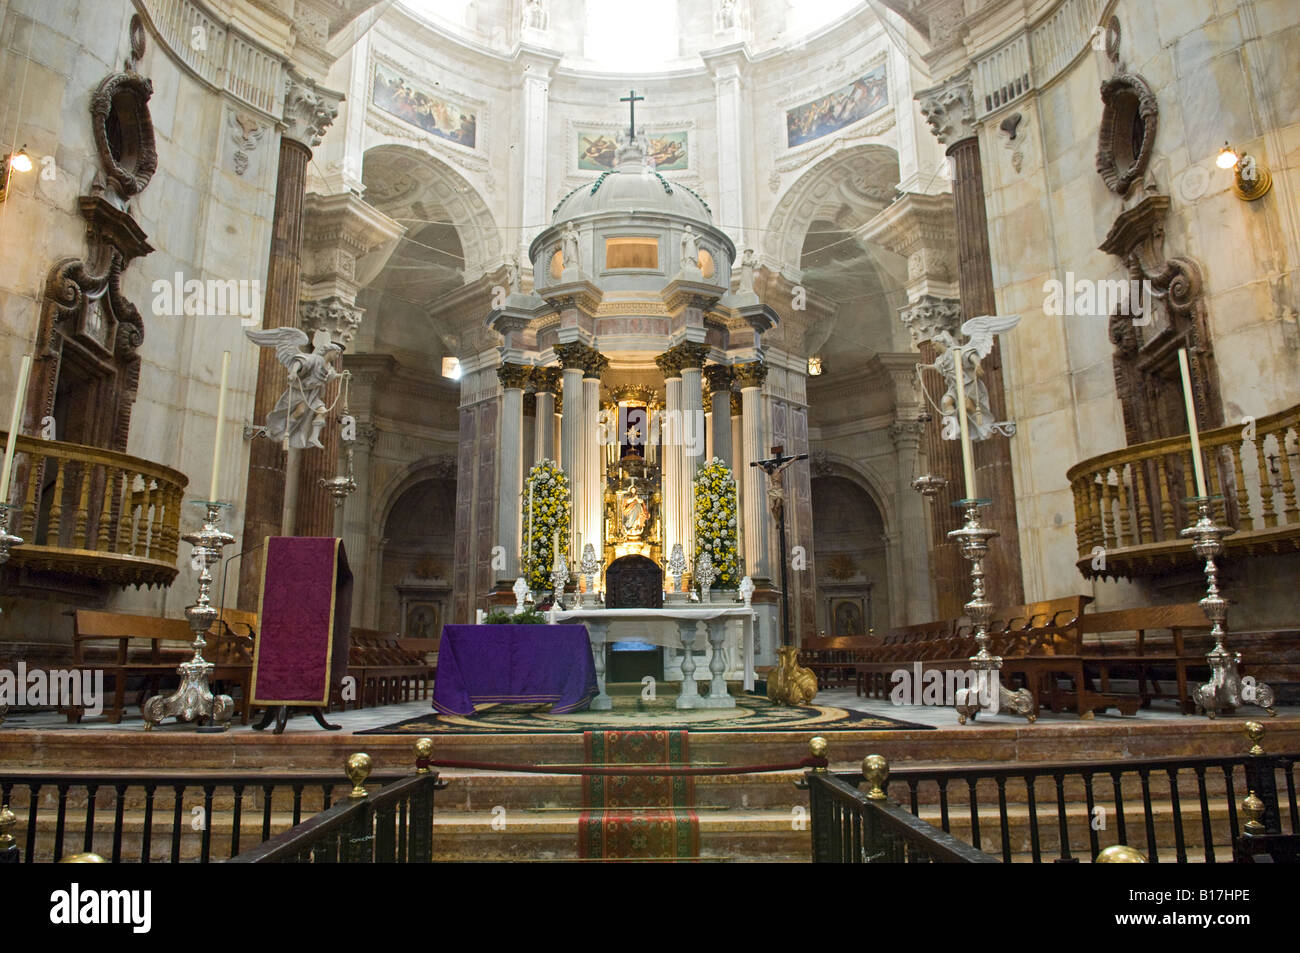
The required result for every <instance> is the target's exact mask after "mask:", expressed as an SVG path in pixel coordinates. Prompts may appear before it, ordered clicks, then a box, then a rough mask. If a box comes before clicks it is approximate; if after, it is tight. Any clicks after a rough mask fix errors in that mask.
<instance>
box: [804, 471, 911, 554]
mask: <svg viewBox="0 0 1300 953" xmlns="http://www.w3.org/2000/svg"><path fill="white" fill-rule="evenodd" d="M812 463H813V467H812V473H811V479H812V480H817V479H819V478H821V477H841V478H843V479H846V480H848V481H849V482H850V483H853V484H855V485H856V486H857V487H858V489H860V490H862V491H863V492H864V493H866V495H867V497H868V498H869V499H870V500H871V502H872V503H873V504H875V507H876V510H877V511H878V512H879V513H880V519H881V523H882V524H883V532H884V533H885V535H886V536H888V535H890V534H892V533H895V532H897V530H898V525H899V524H898V514H897V513H896V512H895V509H894V496H893V494H892V493H891V492H890V491H889V490H888V489H886V487H888V486H889V484H890V481H889V480H887V479H886V478H885V476H884V474H882V473H880V471H879V470H877V469H876V468H875V467H874V466H872V465H871V464H870V463H867V462H864V461H859V460H850V459H849V458H848V457H843V456H840V455H839V454H837V453H830V452H827V451H814V453H813V460H812Z"/></svg>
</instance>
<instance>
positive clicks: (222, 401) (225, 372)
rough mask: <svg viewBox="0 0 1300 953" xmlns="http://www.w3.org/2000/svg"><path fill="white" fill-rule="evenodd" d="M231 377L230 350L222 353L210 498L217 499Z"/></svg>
mask: <svg viewBox="0 0 1300 953" xmlns="http://www.w3.org/2000/svg"><path fill="white" fill-rule="evenodd" d="M229 378H230V352H229V351H226V352H224V353H223V354H222V355H221V390H220V392H218V394H217V427H216V434H215V436H213V438H212V483H211V485H210V486H209V488H208V499H209V500H211V501H213V502H215V501H216V499H217V474H219V473H220V472H221V422H222V421H223V420H225V419H226V381H227V380H229Z"/></svg>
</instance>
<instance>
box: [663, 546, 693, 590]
mask: <svg viewBox="0 0 1300 953" xmlns="http://www.w3.org/2000/svg"><path fill="white" fill-rule="evenodd" d="M668 575H670V576H672V579H673V589H672V592H670V593H668V595H667V596H666V597H665V600H664V601H665V602H668V603H669V604H672V605H676V604H679V603H684V602H687V601H689V600H688V599H687V597H686V594H685V593H683V592H682V576H684V575H686V553H685V552H683V551H682V544H681V543H673V548H672V550H671V551H670V552H669V554H668Z"/></svg>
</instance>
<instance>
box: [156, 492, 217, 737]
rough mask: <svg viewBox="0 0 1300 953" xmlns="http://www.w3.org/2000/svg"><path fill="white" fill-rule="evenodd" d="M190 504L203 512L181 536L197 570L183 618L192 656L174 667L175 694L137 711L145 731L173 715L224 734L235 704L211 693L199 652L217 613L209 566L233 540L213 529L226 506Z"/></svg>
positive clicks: (206, 668) (210, 668)
mask: <svg viewBox="0 0 1300 953" xmlns="http://www.w3.org/2000/svg"><path fill="white" fill-rule="evenodd" d="M194 502H196V503H198V505H199V506H202V507H204V509H205V514H206V515H205V516H204V519H203V526H202V528H200V529H199V530H198V532H194V533H186V534H185V535H184V536H183V537H181V538H182V539H184V540H185V541H186V542H187V543H189V544H190V546H192V547H193V548H192V549H191V551H190V557H191V561H192V562H193V563H194V564H196V565H198V567H199V594H198V598H197V600H196V601H195V603H194V605H192V606H188V607H186V609H185V618H186V619H188V620H189V623H190V629H191V631H193V633H194V657H193V658H192V659H190V660H189V661H188V662H182V663H181V664H180V665H179V666H178V667H177V669H176V671H177V672H179V673H180V676H181V684H180V687H179V688H177V689H176V691H175V692H173V693H172V694H171V695H155V696H153V697H152V698H150V699H149V700H148V701H147V702H145V703H144V707H143V708H142V709H141V711H142V713H143V715H144V727H145V730H146V731H148V730H149V729H151V728H152V727H153V726H154V725H158V724H161V723H162V720H163V719H164V718H166V717H168V716H169V715H175V716H176V717H177V718H178V719H179V720H180V721H195V720H199V721H203V720H208V721H211V722H212V723H213V725H212V727H210V728H207V729H203V728H200V729H199V730H200V731H203V730H208V731H225V730H226V727H227V725H226V722H228V721H230V716H231V715H232V714H233V713H234V711H235V703H234V701H233V700H231V698H230V696H229V695H213V694H212V690H211V689H210V688H209V687H208V679H209V678H210V677H211V676H212V673H213V671H214V670H215V669H216V666H215V665H213V664H212V663H211V662H209V661H207V660H206V659H204V658H203V649H204V648H205V647H207V644H208V643H207V639H206V638H205V636H206V634H207V632H208V630H209V629H211V628H212V623H213V622H214V621H215V620H216V618H217V610H216V609H214V608H213V607H212V605H211V602H210V593H211V591H212V566H213V564H214V563H216V562H217V561H218V560H220V559H221V550H222V549H224V548H225V547H226V546H229V545H230V544H231V543H233V542H234V541H235V537H233V536H231V535H230V534H229V533H227V532H225V531H224V530H222V529H219V528H218V526H217V524H218V523H220V522H221V508H222V507H223V506H229V505H230V504H229V503H218V502H215V501H212V500H196V501H194Z"/></svg>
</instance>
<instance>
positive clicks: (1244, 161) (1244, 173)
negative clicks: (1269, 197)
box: [1214, 142, 1273, 202]
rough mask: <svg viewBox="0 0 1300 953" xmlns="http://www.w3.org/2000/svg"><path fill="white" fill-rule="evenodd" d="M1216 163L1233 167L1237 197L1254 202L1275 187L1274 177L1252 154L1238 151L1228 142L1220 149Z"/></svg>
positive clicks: (1233, 187)
mask: <svg viewBox="0 0 1300 953" xmlns="http://www.w3.org/2000/svg"><path fill="white" fill-rule="evenodd" d="M1214 164H1215V165H1217V166H1218V167H1219V168H1220V169H1232V170H1233V171H1232V191H1233V192H1235V193H1236V195H1237V198H1239V199H1244V200H1245V201H1247V202H1253V201H1255V199H1257V198H1260V197H1261V196H1263V195H1266V194H1267V193H1268V190H1269V189H1271V188H1272V187H1273V177H1272V176H1271V175H1269V174H1268V170H1267V169H1265V168H1264V167H1263V166H1262V165H1261V164H1260V163H1259V161H1258V160H1257V159H1256V158H1255V157H1254V156H1252V155H1247V154H1246V153H1244V152H1242V153H1238V152H1237V151H1236V150H1234V149H1233V148H1232V147H1231V146H1230V145H1228V144H1227V143H1226V142H1225V143H1224V144H1223V148H1222V149H1220V150H1219V157H1218V158H1217V159H1215V160H1214Z"/></svg>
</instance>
